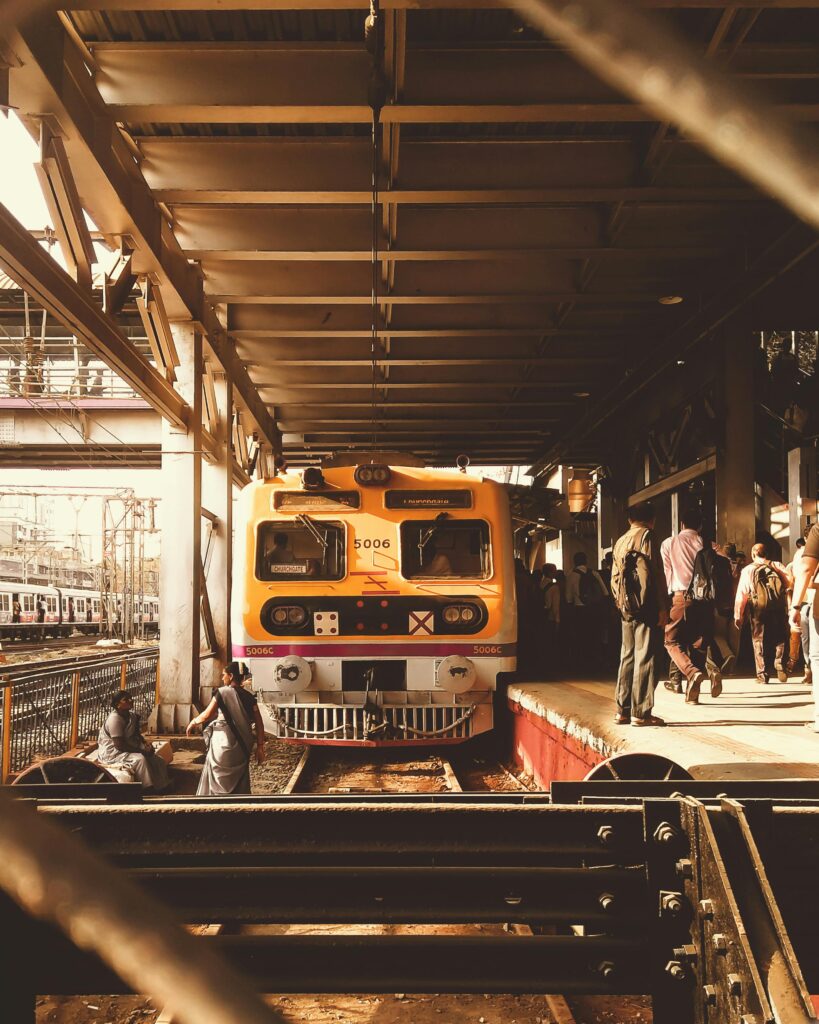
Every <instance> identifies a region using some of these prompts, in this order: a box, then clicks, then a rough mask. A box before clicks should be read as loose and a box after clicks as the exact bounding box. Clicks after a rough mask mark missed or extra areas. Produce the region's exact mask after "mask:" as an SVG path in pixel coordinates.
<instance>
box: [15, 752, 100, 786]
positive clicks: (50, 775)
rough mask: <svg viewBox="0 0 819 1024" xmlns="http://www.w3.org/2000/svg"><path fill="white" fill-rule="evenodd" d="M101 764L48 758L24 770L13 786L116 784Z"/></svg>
mask: <svg viewBox="0 0 819 1024" xmlns="http://www.w3.org/2000/svg"><path fill="white" fill-rule="evenodd" d="M116 781H117V780H116V779H115V778H114V776H113V775H112V774H111V773H110V772H109V771H108V769H107V768H103V766H102V765H101V764H97V763H96V762H94V761H89V760H88V759H87V758H85V757H50V758H47V759H46V760H45V761H40V762H39V763H38V764H34V765H32V766H31V767H30V768H26V770H25V771H24V772H21V774H20V775H18V776H17V778H16V779H15V780H14V783H13V785H15V786H18V785H19V786H51V785H55V784H56V783H60V782H74V783H77V782H79V783H88V784H90V785H93V784H94V783H96V782H116Z"/></svg>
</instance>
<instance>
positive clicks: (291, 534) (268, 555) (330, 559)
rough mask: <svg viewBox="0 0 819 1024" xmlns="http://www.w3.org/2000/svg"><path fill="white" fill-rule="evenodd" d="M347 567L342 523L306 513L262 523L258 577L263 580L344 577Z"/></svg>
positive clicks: (265, 581) (274, 581)
mask: <svg viewBox="0 0 819 1024" xmlns="http://www.w3.org/2000/svg"><path fill="white" fill-rule="evenodd" d="M277 538H279V543H277ZM346 571H347V565H346V544H345V529H344V524H343V523H341V522H338V521H337V520H329V519H314V518H313V517H312V516H310V515H307V514H306V513H304V514H301V515H298V516H295V517H294V518H293V519H276V520H265V521H264V522H261V523H259V525H258V527H257V530H256V579H258V580H259V581H260V582H262V583H288V582H289V583H298V582H311V583H315V582H327V581H329V580H341V579H344V575H345V573H346Z"/></svg>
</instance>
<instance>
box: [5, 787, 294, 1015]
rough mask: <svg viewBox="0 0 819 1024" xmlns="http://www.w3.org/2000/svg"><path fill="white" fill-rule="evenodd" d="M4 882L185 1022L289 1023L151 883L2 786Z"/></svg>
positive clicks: (36, 913)
mask: <svg viewBox="0 0 819 1024" xmlns="http://www.w3.org/2000/svg"><path fill="white" fill-rule="evenodd" d="M0 888H2V889H3V890H5V892H6V893H8V895H9V896H10V897H11V898H12V899H13V900H14V901H15V903H17V904H18V905H19V906H20V907H22V909H23V910H25V911H26V913H28V914H30V915H31V916H32V917H36V918H39V919H41V920H44V921H48V922H51V923H53V924H56V925H57V926H58V927H59V928H60V929H61V930H62V931H63V932H64V933H65V934H66V935H67V936H68V938H69V939H71V941H72V942H73V943H74V944H75V945H76V946H77V947H79V948H80V949H83V950H89V951H91V952H93V953H96V955H97V956H98V957H99V958H100V960H102V961H103V962H104V963H106V964H107V965H108V966H109V967H111V969H112V970H114V971H115V972H116V973H117V974H118V975H119V976H120V978H122V980H123V981H125V982H126V984H128V985H129V986H131V988H132V989H133V990H134V991H135V992H139V993H144V994H145V995H148V996H150V997H151V998H152V999H153V1000H154V1002H155V1003H156V1005H157V1006H164V1007H165V1008H166V1009H167V1010H169V1011H170V1012H171V1013H172V1015H173V1019H174V1021H177V1022H178V1024H203V1022H204V1021H207V1024H282V1018H281V1017H280V1016H279V1014H277V1013H276V1012H275V1011H274V1010H272V1009H271V1008H270V1007H268V1006H267V1005H266V1004H265V1003H264V1001H263V1000H262V999H261V997H259V996H258V995H257V994H256V993H255V992H254V991H253V990H252V986H251V985H250V984H249V983H248V982H247V981H246V979H244V978H242V977H241V976H240V975H239V974H238V973H237V972H236V971H235V970H234V969H233V968H231V967H229V966H228V965H227V964H226V963H225V962H224V961H223V960H222V958H221V957H219V956H217V955H216V954H215V953H214V952H213V951H212V950H211V949H210V948H207V947H206V946H205V945H204V944H203V943H202V942H201V941H199V940H197V939H195V938H194V937H193V936H192V935H190V934H189V933H188V932H186V931H184V930H183V929H182V928H180V927H179V925H178V924H177V923H176V922H175V921H174V920H173V918H172V917H171V916H170V914H169V913H168V911H167V910H166V909H165V908H164V907H163V906H162V905H161V904H160V903H158V902H156V901H155V900H153V899H151V898H149V897H148V896H147V894H146V893H145V892H144V890H142V889H139V888H137V886H136V885H135V884H134V883H133V882H131V881H129V880H128V879H126V878H125V877H123V875H121V874H119V873H118V872H117V871H115V870H114V868H112V867H111V866H110V865H108V864H106V863H105V862H104V861H102V860H100V859H99V858H98V857H96V856H94V855H93V854H92V853H90V852H89V851H88V850H87V849H86V848H85V847H84V846H82V844H81V843H80V842H79V841H78V840H77V839H75V838H74V837H73V836H72V835H70V834H69V833H68V832H66V831H65V830H64V829H61V828H57V827H55V826H54V825H53V824H52V823H51V822H49V821H47V820H45V818H44V817H43V816H42V815H40V814H38V813H37V812H36V811H32V810H31V809H30V808H28V807H26V806H25V805H24V804H22V803H20V802H19V801H16V800H13V799H12V798H11V797H10V796H9V795H8V794H7V793H5V792H3V791H0Z"/></svg>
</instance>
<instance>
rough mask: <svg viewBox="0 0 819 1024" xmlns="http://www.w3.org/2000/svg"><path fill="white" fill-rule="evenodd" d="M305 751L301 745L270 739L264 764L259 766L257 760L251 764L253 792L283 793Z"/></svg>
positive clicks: (253, 760)
mask: <svg viewBox="0 0 819 1024" xmlns="http://www.w3.org/2000/svg"><path fill="white" fill-rule="evenodd" d="M303 751H304V747H303V746H302V745H301V744H300V743H283V742H282V741H281V740H273V739H268V741H267V744H266V745H265V755H266V756H265V762H264V764H257V763H256V759H255V758H252V759H251V762H250V790H251V792H252V793H259V794H264V793H281V791H282V790H283V789H284V787H285V786H286V785H287V783H288V781H289V779H290V776H291V775H292V774H293V770H294V769H295V767H296V765H297V764H298V763H299V761H300V760H301V755H302V753H303Z"/></svg>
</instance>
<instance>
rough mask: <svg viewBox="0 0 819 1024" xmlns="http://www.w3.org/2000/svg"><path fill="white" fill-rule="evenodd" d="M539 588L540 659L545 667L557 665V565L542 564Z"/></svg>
mask: <svg viewBox="0 0 819 1024" xmlns="http://www.w3.org/2000/svg"><path fill="white" fill-rule="evenodd" d="M540 590H541V594H542V596H543V622H544V631H543V647H544V657H543V658H542V659H541V661H542V662H543V663H544V664H545V666H546V668H551V669H554V668H556V667H557V665H558V663H559V661H560V658H559V650H558V634H559V631H560V585H559V583H558V582H557V566H556V565H554V563H552V562H547V563H546V564H545V565H544V566H543V572H542V574H541V577H540Z"/></svg>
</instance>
